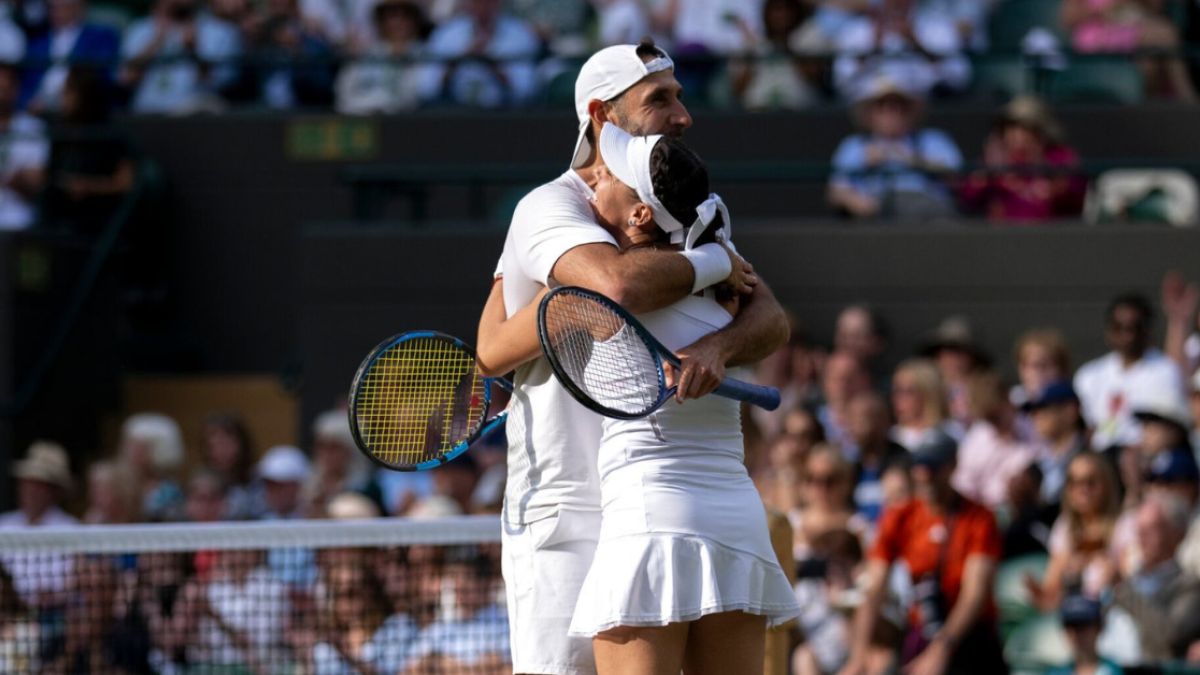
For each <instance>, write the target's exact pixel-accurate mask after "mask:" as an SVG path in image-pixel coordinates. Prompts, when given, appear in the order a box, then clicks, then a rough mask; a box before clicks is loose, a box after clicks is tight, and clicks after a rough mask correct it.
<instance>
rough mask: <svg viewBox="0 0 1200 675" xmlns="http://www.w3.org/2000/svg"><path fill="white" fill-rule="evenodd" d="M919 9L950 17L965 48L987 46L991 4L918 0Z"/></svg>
mask: <svg viewBox="0 0 1200 675" xmlns="http://www.w3.org/2000/svg"><path fill="white" fill-rule="evenodd" d="M918 4H919V6H920V9H921V11H924V12H928V13H930V14H935V15H939V16H942V17H946V18H949V19H952V20H953V21H954V26H955V28H957V29H958V38H959V40H961V42H962V45H963V47H964V48H966V49H967V50H970V51H973V52H976V53H983V52H986V51H987V48H988V14H989V13H990V11H991V10H992V6H991V4H990V3H988V2H981V1H980V0H918Z"/></svg>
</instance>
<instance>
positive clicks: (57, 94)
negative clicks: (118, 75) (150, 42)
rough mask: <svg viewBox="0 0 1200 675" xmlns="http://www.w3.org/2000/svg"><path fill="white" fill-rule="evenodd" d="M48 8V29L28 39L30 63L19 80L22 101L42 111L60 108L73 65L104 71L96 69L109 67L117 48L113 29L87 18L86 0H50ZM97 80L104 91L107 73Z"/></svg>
mask: <svg viewBox="0 0 1200 675" xmlns="http://www.w3.org/2000/svg"><path fill="white" fill-rule="evenodd" d="M49 8H50V30H49V31H47V32H46V33H44V34H43V35H40V36H38V37H36V38H34V39H33V40H32V41H31V42H30V43H29V51H28V53H27V54H26V58H28V59H29V60H30V61H31V62H32V67H31V68H29V69H27V70H26V71H25V77H24V78H23V80H22V82H21V89H22V96H23V101H22V103H23V105H25V106H27V107H28V108H29V109H30V111H32V112H36V113H38V114H43V115H44V114H47V113H50V114H54V113H59V112H62V111H63V87H64V85H65V84H66V81H67V74H68V73H69V72H70V70H71V69H72V68H73V67H79V66H78V65H77V64H82V65H83V66H84V67H90V68H94V69H96V70H97V71H99V72H105V71H103V70H100V69H107V68H110V67H111V64H112V63H113V62H114V61H115V60H116V58H117V55H118V54H119V53H120V49H121V37H120V36H119V35H117V32H116V31H114V30H113V29H111V28H109V27H108V26H101V25H97V24H94V23H90V22H88V21H87V10H88V3H87V0H50V2H49ZM99 81H100V85H101V87H102V88H101V93H102V94H107V92H106V91H105V90H104V88H103V87H106V86H107V84H108V77H101V78H99ZM105 98H107V97H106V96H105ZM105 104H107V100H105Z"/></svg>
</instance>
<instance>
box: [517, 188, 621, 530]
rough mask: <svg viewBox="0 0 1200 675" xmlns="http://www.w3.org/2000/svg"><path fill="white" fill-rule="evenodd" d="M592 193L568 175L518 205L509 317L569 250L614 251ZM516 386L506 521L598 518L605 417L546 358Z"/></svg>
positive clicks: (521, 370)
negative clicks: (566, 385) (575, 512)
mask: <svg viewBox="0 0 1200 675" xmlns="http://www.w3.org/2000/svg"><path fill="white" fill-rule="evenodd" d="M593 194H594V193H593V192H592V190H591V188H589V187H588V186H587V183H585V182H584V181H583V179H582V178H580V177H579V175H578V174H576V173H575V172H574V171H573V170H571V171H567V172H566V173H564V174H563V175H561V176H559V177H558V178H556V179H555V180H553V181H551V182H549V183H547V184H545V185H543V186H541V187H539V188H537V189H535V190H534V191H533V192H531V193H529V194H528V195H526V196H525V198H524V199H522V200H521V202H520V203H519V204H517V208H516V211H515V212H514V213H513V219H512V224H511V225H510V226H509V229H508V238H507V239H506V240H505V242H504V254H503V256H502V257H501V263H500V265H501V268H502V269H503V270H504V307H505V309H506V311H507V312H508V316H510V317H511V316H512V315H513V314H515V313H517V312H518V311H519V310H520V309H521V308H522V307H525V306H526V305H528V304H529V303H530V302H532V301H533V299H534V297H536V296H537V294H538V293H540V292H541V290H542V288H543V287H544V286H546V285H548V280H549V278H550V272H551V270H553V269H554V264H555V263H556V262H558V259H559V258H560V257H561V256H562V255H563V254H564V253H566V252H567V251H569V250H571V249H573V248H575V247H576V246H582V245H584V244H596V243H604V244H611V245H613V246H616V241H615V240H614V239H613V238H612V236H610V235H609V234H608V232H606V231H605V230H604V228H602V227H601V226H599V225H597V224H596V216H595V214H594V213H593V212H592V208H591V206H590V204H589V203H588V202H589V200H590V199H591V198H592V196H593ZM513 384H514V387H513V397H512V403H511V404H510V408H509V413H508V423H507V435H508V483H507V485H506V487H505V491H504V517H505V519H506V520H507V521H508V522H510V523H514V524H523V523H530V522H534V521H537V520H541V519H543V518H548V517H550V516H553V515H554V514H556V513H557V512H558V509H559V508H560V507H566V508H573V509H580V510H594V511H598V510H599V509H600V480H599V477H598V474H597V467H596V459H597V452H598V450H599V447H600V416H599V415H597V414H596V413H593V412H591V411H589V410H588V409H587V408H584V407H583V406H582V405H580V404H579V403H578V402H576V401H575V399H573V398H571V395H570V394H568V393H567V391H566V390H565V389H563V387H562V385H561V384H559V383H558V380H557V379H555V377H554V373H553V372H552V371H551V369H550V364H549V363H548V362H547V361H546V359H545V358H544V357H539V358H537V359H534V360H533V361H529V362H527V363H525V364H522V365H521V366H520V367H518V368H517V371H516V375H515V376H514V382H513Z"/></svg>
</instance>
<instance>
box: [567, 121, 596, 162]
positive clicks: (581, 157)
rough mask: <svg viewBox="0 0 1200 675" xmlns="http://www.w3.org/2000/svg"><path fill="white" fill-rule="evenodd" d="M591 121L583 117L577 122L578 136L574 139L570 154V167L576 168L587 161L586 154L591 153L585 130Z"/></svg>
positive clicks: (590, 145)
mask: <svg viewBox="0 0 1200 675" xmlns="http://www.w3.org/2000/svg"><path fill="white" fill-rule="evenodd" d="M591 123H592V120H591V119H590V118H587V117H585V118H583V121H581V122H580V123H579V137H578V138H576V139H575V153H574V154H572V155H571V168H572V169H578V168H579V167H581V166H583V165H584V163H585V162H587V158H588V155H590V154H592V144H591V143H588V139H587V130H588V125H589V124H591Z"/></svg>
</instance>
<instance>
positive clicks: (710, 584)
mask: <svg viewBox="0 0 1200 675" xmlns="http://www.w3.org/2000/svg"><path fill="white" fill-rule="evenodd" d="M638 318H639V320H641V321H642V323H643V324H644V325H645V326H646V328H647V329H649V330H650V332H651V333H653V334H654V336H655V337H657V338H658V339H659V340H660V341H661V342H662V343H663V344H664V345H665V346H666V347H667V348H669V349H679V348H681V347H683V346H686V345H689V344H691V343H693V342H695V341H696V340H698V339H699V338H700V337H702V336H704V335H706V334H708V333H711V332H712V331H715V330H717V329H719V328H720V327H722V326H724V325H725V324H727V323H729V322H730V321H731V317H730V316H729V313H728V312H726V311H725V310H724V309H723V308H722V307H721V306H720V305H719V304H717V302H716V301H715V300H713V299H710V298H701V297H696V296H692V297H689V298H686V299H684V300H682V301H680V302H678V303H676V304H674V305H672V306H670V307H667V308H665V309H661V310H658V311H656V312H651V313H648V314H645V315H643V316H640V317H638ZM742 460H743V440H742V431H741V419H740V415H739V407H738V403H737V402H736V401H732V400H729V399H725V398H721V397H718V396H705V397H703V398H700V399H696V400H689V401H687V402H686V403H684V404H683V405H677V404H675V403H674V402H668V403H667V404H666V405H664V406H663V407H662V409H660V410H659V411H658V412H655V413H654V414H652V415H650V416H649V417H646V418H644V419H640V420H628V421H626V420H614V419H609V420H606V421H605V423H604V435H603V440H602V442H601V446H600V454H599V469H600V480H601V484H600V492H601V501H602V504H603V520H602V524H601V526H600V542H599V544H598V547H597V550H596V557H595V560H594V561H593V562H592V566H591V569H590V570H589V571H588V574H587V577H586V579H585V580H584V583H583V589H582V591H581V592H580V594H579V601H578V603H577V604H576V606H575V615H574V617H573V619H572V621H571V628H570V633H571V634H572V635H579V636H592V635H596V634H597V633H600V632H603V631H606V630H608V629H610V628H614V627H616V626H663V625H666V624H668V623H675V622H680V621H693V620H695V619H699V618H700V617H702V616H705V615H708V614H716V613H719V612H729V611H744V612H748V613H750V614H757V615H762V616H766V617H767V619H768V621H767V624H768V626H774V625H777V624H780V623H783V622H784V621H787V620H788V619H790V618H792V617H795V616H797V615H799V613H800V607H799V605H798V604H797V602H796V598H795V595H794V594H793V592H792V587H791V585H790V584H789V583H788V580H787V577H786V576H784V573H783V570H782V569H781V568H780V567H779V563H778V561H777V560H776V558H775V553H774V551H773V550H772V548H771V539H770V535H769V533H768V531H767V519H766V512H765V509H764V507H763V503H762V500H761V498H760V497H759V494H758V492H757V490H755V488H754V484H753V483H752V482H751V480H750V476H749V474H748V473H747V472H746V468H745V466H744V465H743V463H742Z"/></svg>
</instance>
